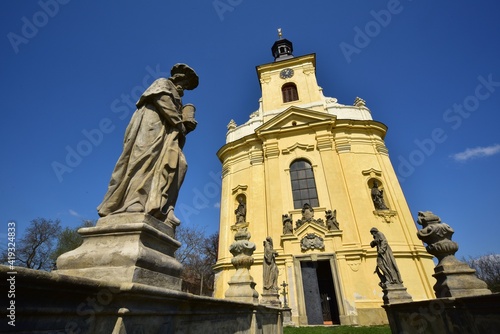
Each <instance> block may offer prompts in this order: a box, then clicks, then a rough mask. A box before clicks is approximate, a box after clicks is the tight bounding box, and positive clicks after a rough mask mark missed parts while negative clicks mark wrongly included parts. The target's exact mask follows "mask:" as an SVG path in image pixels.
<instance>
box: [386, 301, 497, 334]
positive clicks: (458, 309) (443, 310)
mask: <svg viewBox="0 0 500 334" xmlns="http://www.w3.org/2000/svg"><path fill="white" fill-rule="evenodd" d="M383 307H384V308H385V310H386V312H387V317H388V318H389V324H390V326H391V331H392V333H397V334H413V333H426V334H451V333H453V334H459V333H467V334H470V333H474V334H475V333H477V334H482V333H500V317H499V316H498V315H499V314H500V294H498V293H497V294H491V295H483V296H472V297H461V298H451V297H450V298H437V299H432V300H424V301H419V302H409V303H401V304H391V305H384V306H383Z"/></svg>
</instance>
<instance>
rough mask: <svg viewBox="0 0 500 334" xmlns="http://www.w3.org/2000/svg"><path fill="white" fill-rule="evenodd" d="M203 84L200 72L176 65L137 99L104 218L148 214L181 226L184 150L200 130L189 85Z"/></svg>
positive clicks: (105, 202)
mask: <svg viewBox="0 0 500 334" xmlns="http://www.w3.org/2000/svg"><path fill="white" fill-rule="evenodd" d="M197 86H198V76H197V75H196V73H195V72H194V70H193V69H192V68H190V67H189V66H187V65H185V64H176V65H174V66H173V68H172V70H171V77H170V78H168V79H165V78H160V79H157V80H156V81H155V82H153V84H151V86H150V87H149V88H148V89H146V91H145V92H144V93H143V94H142V96H141V97H140V99H139V101H138V102H137V104H136V105H137V110H136V111H135V113H134V114H133V116H132V119H131V120H130V123H129V125H128V127H127V130H126V132H125V139H124V142H123V151H122V154H121V156H120V158H119V159H118V162H117V163H116V166H115V169H114V171H113V174H112V175H111V181H110V182H109V187H108V191H107V193H106V195H105V196H104V200H103V201H102V203H101V204H100V205H99V207H98V213H99V215H100V216H101V217H105V216H108V215H112V214H118V213H125V212H133V213H137V212H140V213H145V214H148V215H150V216H152V217H155V218H157V219H159V220H161V221H165V220H169V221H170V222H171V223H172V224H174V225H178V224H179V223H180V221H179V219H178V218H177V217H176V216H175V214H174V207H175V203H176V201H177V195H178V193H179V189H180V187H181V185H182V182H183V180H184V176H185V174H186V170H187V163H186V159H185V157H184V154H183V152H182V149H183V147H184V143H185V141H186V135H187V134H188V133H189V132H191V131H192V130H194V129H195V127H196V124H197V123H196V121H195V119H194V107H193V106H192V105H185V106H183V105H182V101H181V97H182V96H183V95H184V90H186V89H187V90H192V89H195V88H196V87H197Z"/></svg>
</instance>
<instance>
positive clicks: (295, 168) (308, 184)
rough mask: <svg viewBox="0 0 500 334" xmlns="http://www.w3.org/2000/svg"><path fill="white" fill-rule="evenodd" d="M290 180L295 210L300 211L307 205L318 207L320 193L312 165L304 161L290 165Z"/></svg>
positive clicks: (297, 161) (300, 160) (299, 160)
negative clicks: (317, 189)
mask: <svg viewBox="0 0 500 334" xmlns="http://www.w3.org/2000/svg"><path fill="white" fill-rule="evenodd" d="M290 180H291V181H292V195H293V207H294V209H300V208H302V207H303V206H304V204H305V203H309V205H311V206H312V207H318V206H319V201H318V192H317V191H316V182H315V181H314V173H313V169H312V166H311V164H310V163H309V162H308V161H307V160H304V159H298V160H295V161H294V162H292V164H291V165H290Z"/></svg>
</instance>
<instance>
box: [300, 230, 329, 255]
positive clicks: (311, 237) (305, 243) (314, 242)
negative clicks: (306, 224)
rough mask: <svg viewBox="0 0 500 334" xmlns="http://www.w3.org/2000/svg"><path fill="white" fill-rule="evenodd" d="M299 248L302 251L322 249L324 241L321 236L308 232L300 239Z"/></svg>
mask: <svg viewBox="0 0 500 334" xmlns="http://www.w3.org/2000/svg"><path fill="white" fill-rule="evenodd" d="M300 248H301V249H302V250H303V251H306V250H308V249H324V248H325V242H324V240H323V238H322V237H320V236H319V235H317V234H315V233H308V234H306V236H305V237H303V238H302V240H300Z"/></svg>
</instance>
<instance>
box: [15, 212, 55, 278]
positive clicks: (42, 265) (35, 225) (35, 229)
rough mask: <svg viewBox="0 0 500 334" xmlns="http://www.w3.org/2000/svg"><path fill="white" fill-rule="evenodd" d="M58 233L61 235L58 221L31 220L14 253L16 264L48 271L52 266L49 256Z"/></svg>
mask: <svg viewBox="0 0 500 334" xmlns="http://www.w3.org/2000/svg"><path fill="white" fill-rule="evenodd" d="M59 233H61V222H60V221H59V219H56V220H51V219H45V218H36V219H33V220H32V221H31V222H30V225H29V226H28V228H27V229H26V230H25V232H24V235H23V237H22V238H21V239H20V240H19V242H18V247H17V253H16V255H17V261H18V263H19V264H20V265H21V266H23V267H26V268H31V269H37V270H40V269H42V270H50V269H51V268H52V265H53V263H52V261H51V254H52V252H53V251H54V246H55V244H56V242H57V237H58V235H59Z"/></svg>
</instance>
